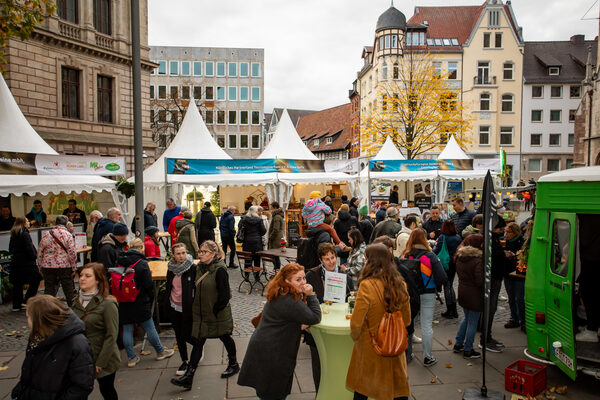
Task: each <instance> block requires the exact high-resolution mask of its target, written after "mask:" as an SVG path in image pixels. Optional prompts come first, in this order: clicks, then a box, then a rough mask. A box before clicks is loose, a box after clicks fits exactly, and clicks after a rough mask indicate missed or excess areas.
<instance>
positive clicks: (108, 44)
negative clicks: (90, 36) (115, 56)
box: [96, 32, 115, 50]
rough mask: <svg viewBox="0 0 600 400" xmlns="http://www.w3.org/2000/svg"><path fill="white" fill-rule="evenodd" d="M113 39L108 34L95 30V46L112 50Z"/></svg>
mask: <svg viewBox="0 0 600 400" xmlns="http://www.w3.org/2000/svg"><path fill="white" fill-rule="evenodd" d="M114 45H115V41H114V39H113V38H111V37H109V36H104V35H101V34H99V33H98V32H96V46H98V47H102V48H104V49H108V50H112V49H113V48H114Z"/></svg>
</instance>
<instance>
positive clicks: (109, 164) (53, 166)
mask: <svg viewBox="0 0 600 400" xmlns="http://www.w3.org/2000/svg"><path fill="white" fill-rule="evenodd" d="M125 166H126V164H125V157H99V156H66V155H56V156H55V155H46V154H32V153H13V152H0V174H3V175H102V176H113V175H125V174H126V170H125Z"/></svg>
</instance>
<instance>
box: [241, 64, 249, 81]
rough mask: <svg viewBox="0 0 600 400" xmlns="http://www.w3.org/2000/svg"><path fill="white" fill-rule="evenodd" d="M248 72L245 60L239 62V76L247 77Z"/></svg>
mask: <svg viewBox="0 0 600 400" xmlns="http://www.w3.org/2000/svg"><path fill="white" fill-rule="evenodd" d="M248 74H249V65H248V63H247V62H241V63H240V78H247V77H248Z"/></svg>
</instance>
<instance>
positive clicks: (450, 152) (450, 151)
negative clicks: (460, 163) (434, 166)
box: [437, 135, 471, 160]
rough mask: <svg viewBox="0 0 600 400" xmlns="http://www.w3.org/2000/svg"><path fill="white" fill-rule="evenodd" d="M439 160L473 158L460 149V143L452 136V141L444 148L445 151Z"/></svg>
mask: <svg viewBox="0 0 600 400" xmlns="http://www.w3.org/2000/svg"><path fill="white" fill-rule="evenodd" d="M437 159H438V160H470V159H471V157H469V156H468V155H467V153H465V152H464V150H463V149H461V148H460V146H459V145H458V142H457V141H456V139H455V138H454V135H450V140H448V143H447V144H446V147H444V150H442V152H441V153H440V155H439V156H438V158H437Z"/></svg>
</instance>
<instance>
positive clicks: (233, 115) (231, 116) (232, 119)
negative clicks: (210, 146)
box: [227, 110, 237, 125]
mask: <svg viewBox="0 0 600 400" xmlns="http://www.w3.org/2000/svg"><path fill="white" fill-rule="evenodd" d="M227 114H228V116H227V123H228V124H229V125H237V111H235V110H229V112H228V113H227Z"/></svg>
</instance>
